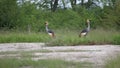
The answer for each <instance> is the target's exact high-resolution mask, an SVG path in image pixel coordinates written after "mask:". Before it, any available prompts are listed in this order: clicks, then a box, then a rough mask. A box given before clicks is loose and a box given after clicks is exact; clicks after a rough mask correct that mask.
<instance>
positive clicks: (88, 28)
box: [87, 22, 90, 31]
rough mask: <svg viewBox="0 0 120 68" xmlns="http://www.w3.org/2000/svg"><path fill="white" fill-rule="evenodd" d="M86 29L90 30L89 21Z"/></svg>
mask: <svg viewBox="0 0 120 68" xmlns="http://www.w3.org/2000/svg"><path fill="white" fill-rule="evenodd" d="M87 30H88V31H90V22H88V27H87Z"/></svg>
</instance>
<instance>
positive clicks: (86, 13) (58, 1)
mask: <svg viewBox="0 0 120 68" xmlns="http://www.w3.org/2000/svg"><path fill="white" fill-rule="evenodd" d="M69 3H70V5H71V7H67V4H69ZM100 3H101V4H102V7H100V6H99V4H100ZM61 5H62V6H61ZM88 18H89V19H91V27H92V28H93V29H96V28H104V29H120V0H88V1H87V2H85V0H81V2H80V3H77V0H30V1H25V0H0V30H3V29H6V30H9V29H13V30H14V29H15V30H23V31H24V30H26V31H44V28H45V27H44V25H45V24H44V22H45V21H48V22H49V23H50V27H51V28H54V29H63V28H64V29H65V28H66V29H68V28H69V29H81V28H84V27H85V25H86V23H85V21H86V19H88Z"/></svg>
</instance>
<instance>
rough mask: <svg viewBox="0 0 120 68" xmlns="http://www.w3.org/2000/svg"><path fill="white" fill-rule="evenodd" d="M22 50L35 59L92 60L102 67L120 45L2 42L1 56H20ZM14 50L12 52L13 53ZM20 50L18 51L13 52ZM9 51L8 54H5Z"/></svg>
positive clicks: (117, 52)
mask: <svg viewBox="0 0 120 68" xmlns="http://www.w3.org/2000/svg"><path fill="white" fill-rule="evenodd" d="M19 51H20V52H26V51H27V52H31V51H34V52H31V54H32V55H33V56H36V57H31V59H33V60H40V59H63V60H66V61H75V62H90V63H93V66H94V67H95V68H96V67H97V68H102V66H103V65H104V62H105V61H106V60H107V59H109V58H111V57H114V56H116V54H120V46H119V45H114V46H113V45H90V46H86V45H80V46H53V47H50V46H45V44H44V43H4V44H0V58H2V57H5V56H7V57H10V56H12V57H20V56H21V54H19ZM7 52H9V53H7ZM11 52H12V53H11ZM13 52H18V53H13ZM5 53H7V54H5Z"/></svg>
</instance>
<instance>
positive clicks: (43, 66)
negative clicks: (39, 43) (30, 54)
mask: <svg viewBox="0 0 120 68" xmlns="http://www.w3.org/2000/svg"><path fill="white" fill-rule="evenodd" d="M85 64H87V65H88V66H89V67H88V66H84V65H85ZM85 67H86V68H92V67H91V66H90V63H87V62H85V63H80V62H69V61H64V60H57V59H54V60H52V59H51V60H50V59H48V60H38V61H33V60H31V59H15V58H14V59H13V58H12V59H11V58H7V59H6V58H2V59H0V68H85Z"/></svg>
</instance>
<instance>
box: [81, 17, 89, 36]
mask: <svg viewBox="0 0 120 68" xmlns="http://www.w3.org/2000/svg"><path fill="white" fill-rule="evenodd" d="M89 31H90V20H89V19H87V28H86V29H84V30H82V31H81V33H80V34H79V37H82V36H86V35H87V34H88V32H89Z"/></svg>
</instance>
